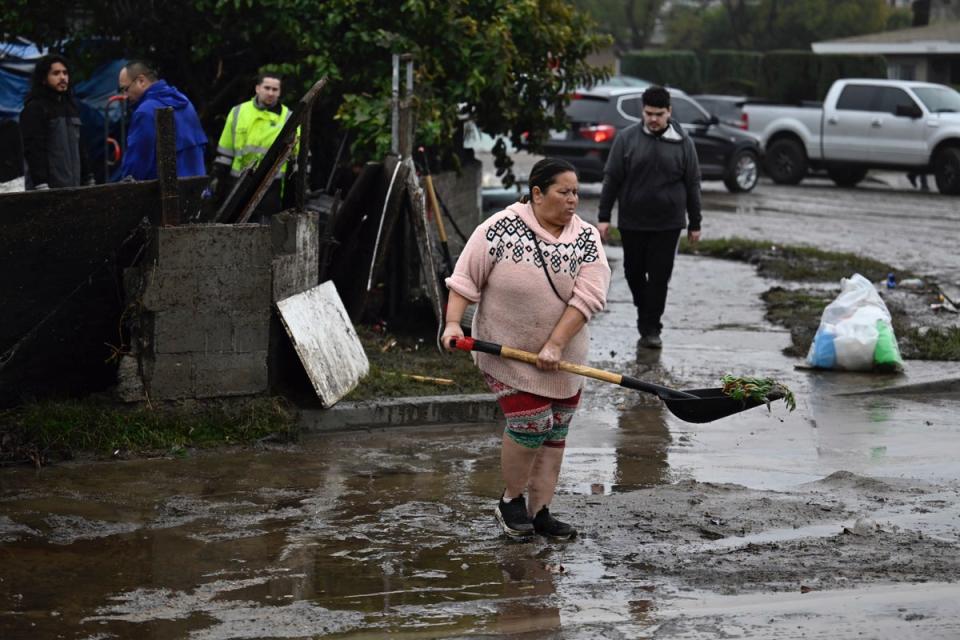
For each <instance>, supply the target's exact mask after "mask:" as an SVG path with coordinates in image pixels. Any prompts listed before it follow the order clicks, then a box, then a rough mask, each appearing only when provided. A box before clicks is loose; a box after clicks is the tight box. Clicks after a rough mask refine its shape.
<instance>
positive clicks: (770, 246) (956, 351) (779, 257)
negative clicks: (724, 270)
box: [680, 238, 960, 361]
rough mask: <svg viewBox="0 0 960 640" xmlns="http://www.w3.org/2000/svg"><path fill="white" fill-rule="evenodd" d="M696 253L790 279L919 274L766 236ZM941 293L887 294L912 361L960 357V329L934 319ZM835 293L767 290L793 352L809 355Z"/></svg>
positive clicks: (717, 243) (715, 244)
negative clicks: (933, 303) (933, 305)
mask: <svg viewBox="0 0 960 640" xmlns="http://www.w3.org/2000/svg"><path fill="white" fill-rule="evenodd" d="M680 252H681V253H685V254H694V252H692V251H691V250H690V246H689V244H688V243H687V241H686V238H683V239H682V240H681V242H680ZM695 255H706V256H710V257H714V258H723V259H728V260H739V261H742V262H748V263H750V264H753V265H756V267H757V270H758V271H759V273H760V275H763V276H767V277H770V278H776V279H779V280H783V281H787V282H837V283H839V282H840V279H841V278H846V277H850V276H851V275H852V274H854V273H860V274H861V275H863V276H864V277H865V278H867V279H868V280H870V281H872V282H878V281H881V280H885V279H886V277H887V274H888V273H890V272H892V271H895V272H896V273H897V277H898V279H900V280H905V279H907V278H916V277H917V276H916V275H914V274H913V273H911V272H909V271H902V270H895V269H894V268H893V267H892V266H891V265H888V264H886V263H883V262H880V261H878V260H874V259H872V258H867V257H864V256H860V255H857V254H853V253H845V252H835V251H823V250H821V249H816V248H813V247H801V246H791V245H778V244H776V243H772V242H769V241H765V240H746V239H743V238H729V239H718V240H704V241H702V242H700V243H699V245H698V246H697V250H696V253H695ZM898 291H899V289H898ZM936 291H937V289H936V286H935V285H934V286H933V287H932V288H928V289H926V290H917V291H913V292H911V293H909V294H907V295H901V296H894V297H893V299H891V297H890V296H885V297H886V298H888V299H887V300H886V303H887V309H888V310H889V311H890V315H891V317H892V319H893V330H894V333H895V334H896V336H897V343H898V345H899V347H900V353H901V355H902V356H903V357H904V358H906V359H915V360H940V361H946V360H951V361H955V360H960V328H957V327H950V326H930V324H931V323H932V324H938V323H939V324H943V322H944V320H945V319H944V318H941V319H940V320H939V321H937V320H932V319H931V318H930V312H929V310H928V307H929V300H928V298H931V297H932V296H934V295H935V293H936ZM835 297H836V292H835V291H821V290H818V289H804V288H798V289H788V288H784V287H779V286H778V287H773V288H772V289H769V290H768V291H766V292H765V293H764V294H763V296H762V298H763V301H764V303H765V304H766V307H767V312H766V318H767V320H769V321H770V322H773V323H775V324H778V325H780V326H783V327H786V328H787V329H789V330H790V339H791V344H790V346H789V347H787V348H786V349H785V350H784V352H785V353H786V354H787V355H790V356H795V357H800V358H802V357H804V356H806V354H807V351H808V350H809V348H810V344H811V343H812V342H813V337H814V335H815V334H816V331H817V328H818V327H819V326H820V317H821V315H822V314H823V310H824V308H825V307H826V306H827V305H828V304H829V303H830V302H832V301H833V299H834V298H835Z"/></svg>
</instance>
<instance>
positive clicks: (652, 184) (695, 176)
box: [599, 121, 701, 231]
mask: <svg viewBox="0 0 960 640" xmlns="http://www.w3.org/2000/svg"><path fill="white" fill-rule="evenodd" d="M614 201H616V202H617V203H618V207H619V208H618V212H619V213H618V217H617V226H618V227H619V228H621V229H627V230H632V231H668V230H673V229H682V228H684V227H685V226H687V220H686V219H687V218H689V220H690V224H689V226H690V229H691V230H693V231H699V230H700V221H701V215H700V162H699V160H698V159H697V149H696V147H695V146H694V144H693V140H691V139H690V136H688V135H687V133H686V132H685V131H684V130H683V128H682V127H681V126H680V125H678V124H675V123H674V122H672V121H671V122H670V124H669V125H668V129H667V131H666V132H664V134H663V135H660V136H657V135H654V134H652V133H650V132H649V131H648V130H647V129H646V127H645V126H644V125H643V123H638V124H635V125H631V126H629V127H627V128H626V129H624V130H623V131H621V132H620V133H618V134H617V137H616V138H615V139H614V141H613V147H612V148H611V149H610V155H609V157H608V158H607V165H606V167H605V168H604V171H603V191H602V192H601V194H600V208H599V220H600V222H610V213H611V210H612V209H613V203H614Z"/></svg>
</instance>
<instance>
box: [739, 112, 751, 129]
mask: <svg viewBox="0 0 960 640" xmlns="http://www.w3.org/2000/svg"><path fill="white" fill-rule="evenodd" d="M740 128H741V129H743V130H744V131H746V130H747V129H749V128H750V116H749V115H748V114H747V112H746V111H743V112H741V113H740Z"/></svg>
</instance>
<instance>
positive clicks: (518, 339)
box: [446, 202, 610, 398]
mask: <svg viewBox="0 0 960 640" xmlns="http://www.w3.org/2000/svg"><path fill="white" fill-rule="evenodd" d="M534 233H535V234H536V236H537V239H538V241H539V243H540V250H541V252H542V258H541V257H540V256H538V254H537V247H536V245H535V244H534V241H533V236H532V234H534ZM542 259H545V261H546V264H547V268H548V269H549V271H550V277H551V279H552V280H553V284H554V286H555V287H556V288H557V291H558V292H559V293H560V295H561V296H562V297H563V299H564V300H566V302H562V301H561V300H560V299H559V298H557V296H556V294H554V292H553V290H552V289H551V288H550V283H549V282H547V275H546V274H545V273H544V272H543V266H542V264H543V263H542V262H541V260H542ZM446 283H447V287H448V288H449V289H451V290H453V291H456V292H457V293H459V294H460V295H462V296H463V297H465V298H466V299H468V300H470V301H471V302H478V303H479V305H478V306H477V312H476V314H475V315H474V317H473V337H475V338H477V339H479V340H488V341H490V342H497V343H500V344H502V345H505V346H509V347H515V348H517V349H523V350H525V351H532V352H534V353H537V352H539V351H540V349H541V348H542V347H543V345H544V344H545V343H546V341H547V339H548V338H549V337H550V333H551V332H552V331H553V328H554V326H556V324H557V322H558V321H559V320H560V316H561V315H563V312H564V311H565V310H566V308H567V306H568V305H569V306H572V307H575V308H576V309H578V310H579V311H580V312H581V313H582V314H583V315H584V316H585V317H586V318H587V320H590V318H591V317H592V316H593V314H595V313H597V312H598V311H600V310H601V309H603V308H604V306H605V305H606V301H607V289H608V287H609V286H610V267H609V265H608V264H607V256H606V254H605V253H604V251H603V245H602V244H601V242H600V233H599V232H598V231H597V228H596V227H594V226H593V225H592V224H590V223H588V222H584V221H583V220H582V219H580V217H579V216H576V215H575V216H573V219H572V220H571V221H570V223H569V224H567V226H565V227H564V228H563V231H562V232H561V234H560V237H559V238H554V237H553V236H552V235H550V233H549V232H548V231H547V230H546V229H544V228H543V227H541V226H540V224H539V223H538V222H537V218H536V216H534V214H533V208H532V207H531V206H530V205H529V204H521V203H519V202H518V203H516V204H512V205H510V206H509V207H507V208H506V209H505V210H503V211H501V212H499V213H497V214H494V215H492V216H491V217H490V218H488V219H487V220H485V221H484V222H483V223H481V224H480V226H478V227H477V228H476V229H475V230H474V232H473V234H472V235H471V236H470V240H469V241H468V242H467V245H466V247H464V249H463V253H461V254H460V258H459V259H458V260H457V266H456V268H455V269H454V271H453V275H452V276H450V277H449V278H447V280H446ZM589 346H590V335H589V332H588V330H587V326H586V325H585V326H584V327H583V329H581V330H580V332H579V333H577V334H576V335H575V336H574V337H573V338H572V339H571V340H570V342H569V343H568V344H567V346H566V348H565V349H564V351H563V357H562V359H563V360H567V361H569V362H574V363H577V364H583V363H584V361H585V360H586V358H587V351H588V349H589ZM474 359H475V360H476V363H477V366H478V367H480V369H481V371H484V372H486V373H488V374H490V375H491V376H493V377H494V378H496V379H498V380H500V381H501V382H505V383H506V384H508V385H510V386H512V387H514V388H517V389H520V390H522V391H527V392H529V393H535V394H537V395H541V396H546V397H548V398H569V397H570V396H572V395H574V394H576V393H577V391H579V390H580V388H581V387H582V386H583V378H582V377H580V376H577V375H575V374H571V373H566V372H563V371H540V370H539V369H537V368H536V367H535V366H533V365H529V364H526V363H524V362H519V361H516V360H507V359H505V358H498V357H497V356H491V355H488V354H485V353H474Z"/></svg>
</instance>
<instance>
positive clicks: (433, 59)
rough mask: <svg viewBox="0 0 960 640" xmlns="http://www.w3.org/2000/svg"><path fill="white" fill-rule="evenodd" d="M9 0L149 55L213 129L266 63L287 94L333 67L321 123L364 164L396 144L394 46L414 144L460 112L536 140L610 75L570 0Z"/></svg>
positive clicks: (597, 38) (37, 27) (35, 31)
mask: <svg viewBox="0 0 960 640" xmlns="http://www.w3.org/2000/svg"><path fill="white" fill-rule="evenodd" d="M7 5H8V6H6V7H5V9H4V12H3V14H2V17H0V32H3V33H6V34H8V35H19V36H23V37H27V38H31V39H34V40H36V41H39V42H41V43H42V44H52V45H57V44H58V43H62V42H63V41H65V40H66V39H68V38H69V39H70V40H71V41H72V42H74V43H77V42H90V41H91V39H96V41H97V42H106V43H108V49H111V50H110V51H109V52H101V54H100V55H107V54H109V55H112V56H117V55H123V56H126V57H146V58H149V59H151V60H153V61H155V62H156V63H157V64H158V65H159V66H160V69H161V72H162V74H163V75H164V76H165V77H166V78H167V79H168V80H170V81H171V82H172V83H173V84H176V85H177V86H178V87H180V88H181V89H182V90H184V91H185V92H186V93H187V94H188V95H189V96H190V98H191V99H192V100H193V101H194V103H195V105H196V106H197V108H198V111H199V112H200V114H201V117H202V119H203V120H204V123H205V126H206V127H207V129H208V132H209V133H212V134H214V135H217V134H219V130H218V129H219V126H220V123H221V122H222V118H223V114H224V113H225V112H226V111H227V109H228V107H229V106H230V104H232V103H234V102H236V101H239V100H242V99H245V98H247V97H249V95H250V94H251V91H252V78H253V76H254V75H255V74H256V73H257V72H258V71H259V70H262V69H264V68H269V69H271V70H275V71H280V72H283V73H285V74H287V77H288V81H287V82H286V84H285V93H286V98H287V100H286V101H287V102H290V101H291V100H294V99H296V97H298V93H299V92H301V91H302V90H303V89H304V87H306V86H308V85H309V84H311V83H312V81H313V80H314V79H316V78H319V77H320V76H321V75H328V76H329V77H330V79H331V82H330V84H329V85H328V88H327V89H326V90H325V91H324V93H323V96H322V102H321V104H320V105H319V112H320V114H321V117H320V118H317V119H316V120H315V121H329V120H330V119H331V118H332V117H335V118H336V119H337V120H338V121H339V122H340V123H342V125H343V126H344V127H346V128H348V129H349V130H351V132H352V140H353V142H352V149H353V152H354V157H355V158H356V159H358V160H367V159H375V158H378V157H381V156H382V154H383V153H384V152H385V151H386V150H387V148H388V146H389V139H390V130H389V122H390V118H389V109H390V101H389V98H390V78H391V73H390V64H391V54H392V53H401V52H409V53H412V54H413V55H414V57H415V65H416V78H415V82H414V84H415V87H416V100H417V104H416V108H417V123H418V129H417V142H418V143H419V144H425V145H433V146H436V147H438V148H439V149H441V150H447V151H449V150H450V149H451V148H452V147H453V146H454V144H455V139H456V133H457V130H458V126H459V122H460V118H461V117H462V116H463V115H467V116H469V117H472V118H473V119H474V120H475V121H476V122H477V124H478V125H479V126H480V127H481V128H482V129H484V130H486V131H487V132H489V133H491V134H499V135H504V136H509V137H510V138H511V139H512V140H513V141H514V142H515V143H519V142H520V141H521V136H523V135H524V134H526V136H527V138H528V140H529V142H530V143H531V144H533V145H536V144H538V143H539V142H540V141H542V140H543V139H545V137H546V135H547V133H548V132H549V130H550V129H551V128H559V127H560V126H562V125H563V117H562V116H563V106H564V103H565V100H566V96H567V95H568V94H569V93H570V92H571V91H573V90H574V89H575V88H576V87H578V86H582V85H583V84H587V83H591V82H595V81H596V80H598V79H601V78H602V77H603V70H601V69H596V68H593V67H591V66H589V65H587V63H586V62H585V59H586V57H587V55H589V54H590V53H591V52H593V51H595V50H596V49H597V48H598V47H600V46H601V45H603V44H605V43H606V42H607V39H606V38H604V37H603V36H601V35H598V34H597V33H596V32H595V31H594V30H593V23H592V22H591V21H590V20H589V19H587V18H585V17H584V16H583V15H581V14H580V13H579V12H577V11H576V10H575V9H574V8H573V6H572V5H571V4H570V3H568V2H565V1H563V0H398V1H395V2H382V1H381V0H167V1H166V2H160V1H158V0H152V1H144V2H136V3H135V2H126V1H123V2H117V1H116V0H74V1H73V2H66V1H65V0H49V1H48V2H44V3H38V2H35V1H30V2H28V1H27V0H7ZM41 5H42V6H41ZM78 50H79V49H78ZM83 50H85V51H89V48H85V49H83ZM323 116H327V117H323ZM318 124H319V122H318ZM333 143H334V144H335V143H336V141H335V140H334V141H333Z"/></svg>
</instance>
